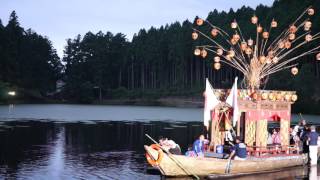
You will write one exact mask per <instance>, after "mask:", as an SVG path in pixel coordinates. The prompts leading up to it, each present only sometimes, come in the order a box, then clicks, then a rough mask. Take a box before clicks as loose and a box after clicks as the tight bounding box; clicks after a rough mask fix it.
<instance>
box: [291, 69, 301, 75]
mask: <svg viewBox="0 0 320 180" xmlns="http://www.w3.org/2000/svg"><path fill="white" fill-rule="evenodd" d="M298 72H299V70H298V68H296V67H293V68H291V73H292V74H293V75H294V76H295V75H297V74H298Z"/></svg>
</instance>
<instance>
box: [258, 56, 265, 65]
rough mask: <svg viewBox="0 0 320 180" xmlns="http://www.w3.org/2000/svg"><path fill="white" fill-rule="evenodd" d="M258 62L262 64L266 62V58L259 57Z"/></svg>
mask: <svg viewBox="0 0 320 180" xmlns="http://www.w3.org/2000/svg"><path fill="white" fill-rule="evenodd" d="M259 61H260V63H261V64H264V63H265V62H266V57H265V56H260V57H259Z"/></svg>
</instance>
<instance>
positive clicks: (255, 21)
mask: <svg viewBox="0 0 320 180" xmlns="http://www.w3.org/2000/svg"><path fill="white" fill-rule="evenodd" d="M251 23H252V24H257V23H258V17H257V16H256V15H253V16H252V17H251Z"/></svg>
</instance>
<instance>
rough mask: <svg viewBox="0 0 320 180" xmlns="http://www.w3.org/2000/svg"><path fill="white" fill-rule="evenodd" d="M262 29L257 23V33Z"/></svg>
mask: <svg viewBox="0 0 320 180" xmlns="http://www.w3.org/2000/svg"><path fill="white" fill-rule="evenodd" d="M262 30H263V28H262V26H260V24H259V25H258V27H257V32H258V33H261V32H262Z"/></svg>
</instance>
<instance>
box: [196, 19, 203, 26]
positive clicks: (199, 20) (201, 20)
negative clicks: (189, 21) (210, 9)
mask: <svg viewBox="0 0 320 180" xmlns="http://www.w3.org/2000/svg"><path fill="white" fill-rule="evenodd" d="M196 23H197V25H198V26H201V25H202V24H203V19H201V18H198V19H197V22H196Z"/></svg>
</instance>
